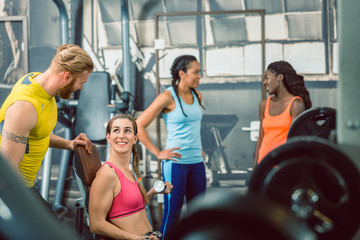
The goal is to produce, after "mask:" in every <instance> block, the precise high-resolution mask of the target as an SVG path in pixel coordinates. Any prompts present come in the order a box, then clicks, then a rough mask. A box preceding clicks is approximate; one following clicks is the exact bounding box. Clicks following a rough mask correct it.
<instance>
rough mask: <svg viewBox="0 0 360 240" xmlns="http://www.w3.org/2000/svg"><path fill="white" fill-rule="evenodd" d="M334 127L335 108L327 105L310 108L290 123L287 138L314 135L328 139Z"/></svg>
mask: <svg viewBox="0 0 360 240" xmlns="http://www.w3.org/2000/svg"><path fill="white" fill-rule="evenodd" d="M335 128H336V110H335V109H333V108H329V107H317V108H311V109H308V110H306V111H304V112H303V113H301V114H300V115H299V116H298V117H297V118H296V119H295V120H294V122H293V123H292V124H291V126H290V129H289V132H288V135H287V138H292V137H296V136H316V137H322V138H326V139H329V135H330V132H331V131H332V130H334V129H335Z"/></svg>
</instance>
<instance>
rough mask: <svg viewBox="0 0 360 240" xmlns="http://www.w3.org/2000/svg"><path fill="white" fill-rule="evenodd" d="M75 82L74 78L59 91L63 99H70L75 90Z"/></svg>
mask: <svg viewBox="0 0 360 240" xmlns="http://www.w3.org/2000/svg"><path fill="white" fill-rule="evenodd" d="M74 83H75V79H73V81H72V82H71V83H70V84H69V85H67V86H65V87H63V88H62V89H60V90H59V92H58V95H59V97H61V98H62V99H70V98H71V95H72V93H73V92H74Z"/></svg>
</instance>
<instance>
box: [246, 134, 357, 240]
mask: <svg viewBox="0 0 360 240" xmlns="http://www.w3.org/2000/svg"><path fill="white" fill-rule="evenodd" d="M359 186H360V174H359V171H358V169H357V167H356V166H355V165H354V164H353V162H352V161H351V160H350V159H349V158H348V157H347V156H346V155H345V154H343V153H342V152H341V151H340V150H338V149H337V148H336V145H334V144H333V143H331V142H330V141H328V140H326V139H322V138H313V137H309V136H300V137H294V138H292V139H289V141H288V142H287V143H286V144H284V145H282V146H280V147H278V148H276V149H274V150H273V151H272V152H270V153H269V154H268V155H267V156H265V158H264V159H263V160H262V161H261V163H260V164H259V165H258V166H257V167H256V169H255V171H254V173H253V175H252V177H251V179H250V183H249V188H248V191H249V193H250V194H255V195H258V196H261V197H264V198H265V199H268V200H271V201H274V202H277V203H279V204H281V205H282V206H284V207H286V208H288V209H289V211H292V210H291V209H292V207H293V202H294V200H293V198H292V196H294V192H295V191H296V190H298V189H305V190H306V191H313V192H315V193H316V195H317V197H318V201H317V202H316V204H314V205H311V207H312V208H313V211H312V212H311V216H310V217H308V218H304V219H303V220H304V221H306V223H307V225H308V226H309V227H310V228H311V229H313V230H314V232H316V233H317V235H318V238H319V239H342V240H347V239H351V238H352V237H353V235H354V234H355V233H356V231H357V229H358V228H359V226H360V204H359V203H360V189H359ZM294 213H296V212H295V211H294ZM318 223H324V224H322V225H319V224H318Z"/></svg>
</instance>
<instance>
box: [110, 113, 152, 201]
mask: <svg viewBox="0 0 360 240" xmlns="http://www.w3.org/2000/svg"><path fill="white" fill-rule="evenodd" d="M116 119H128V120H130V121H131V122H132V125H133V128H134V135H135V136H136V134H137V124H136V121H135V119H134V118H133V117H132V116H130V115H129V114H118V115H115V116H114V117H113V118H111V119H110V121H109V122H108V124H107V127H106V133H107V134H110V131H111V127H112V124H113V122H114V121H115V120H116ZM132 154H133V160H132V167H133V170H134V172H135V174H136V177H137V179H138V181H137V182H138V186H139V189H140V192H141V195H142V197H143V199H144V201H145V204H147V203H149V198H148V197H147V195H146V191H145V189H144V186H143V185H142V184H141V174H140V172H139V163H140V154H139V151H138V148H137V144H136V143H135V144H134V145H133V146H132Z"/></svg>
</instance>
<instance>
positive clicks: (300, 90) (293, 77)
mask: <svg viewBox="0 0 360 240" xmlns="http://www.w3.org/2000/svg"><path fill="white" fill-rule="evenodd" d="M267 70H269V71H271V72H273V73H274V74H275V75H276V76H277V75H279V74H282V75H283V76H284V79H283V84H284V86H285V88H286V90H287V91H288V92H289V93H291V94H293V95H295V96H299V97H301V98H302V99H303V101H304V104H305V109H309V108H311V106H312V104H311V99H310V94H309V92H308V90H307V89H306V87H305V82H304V77H303V76H301V75H298V74H297V73H296V71H295V70H294V68H293V67H292V66H291V65H290V63H288V62H286V61H278V62H273V63H271V64H270V65H269V66H268V68H267Z"/></svg>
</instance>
